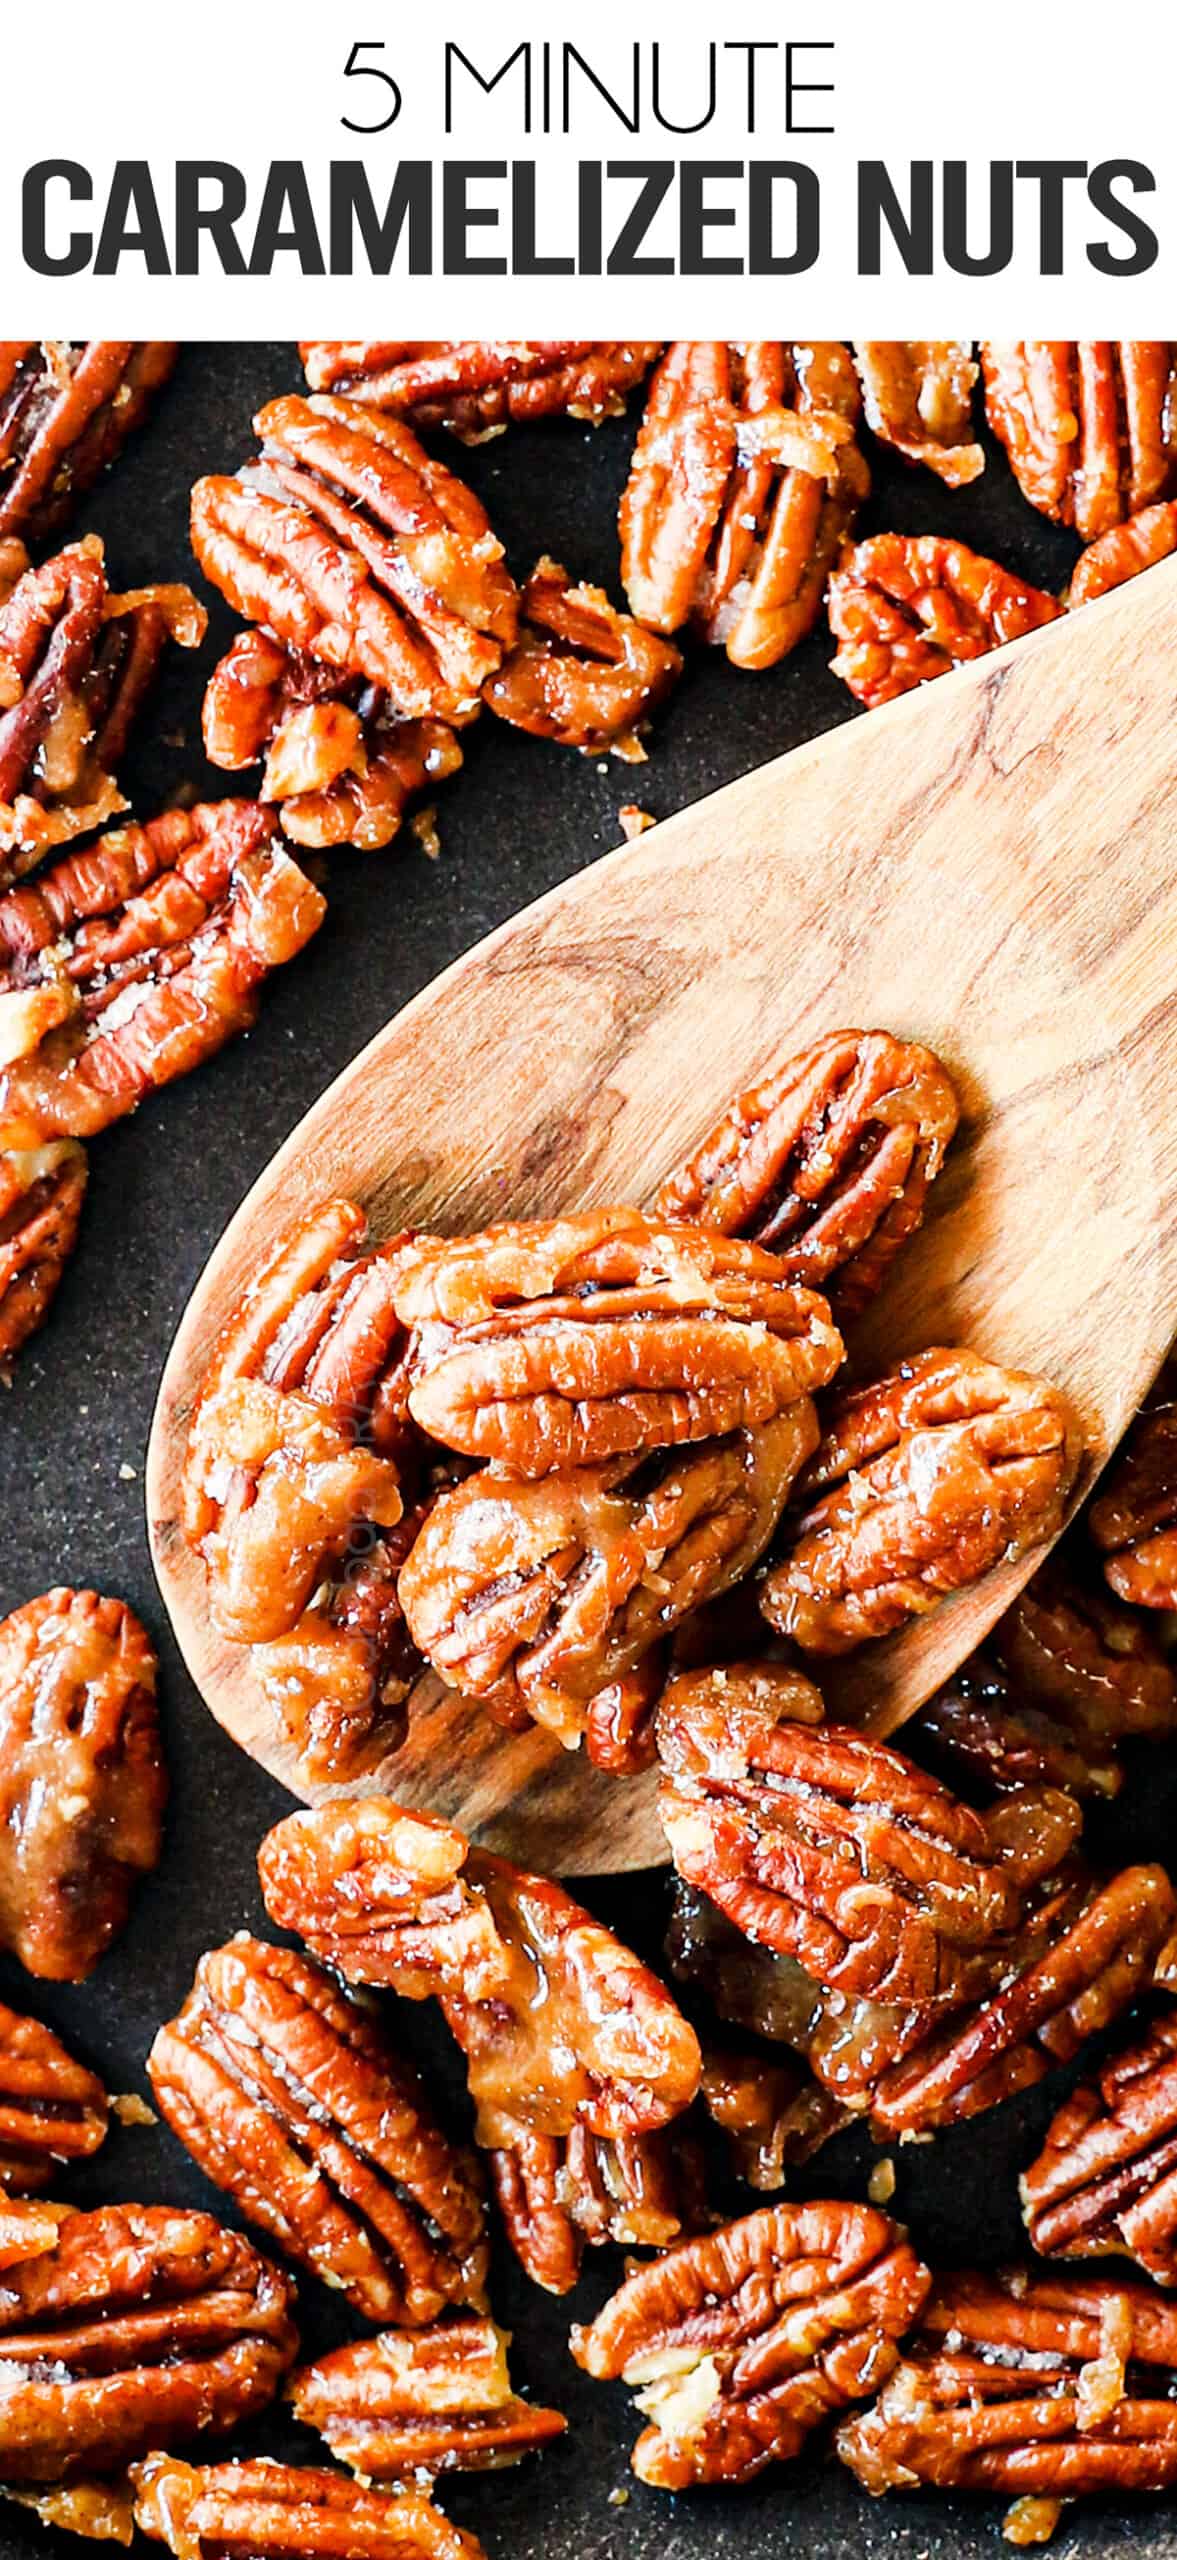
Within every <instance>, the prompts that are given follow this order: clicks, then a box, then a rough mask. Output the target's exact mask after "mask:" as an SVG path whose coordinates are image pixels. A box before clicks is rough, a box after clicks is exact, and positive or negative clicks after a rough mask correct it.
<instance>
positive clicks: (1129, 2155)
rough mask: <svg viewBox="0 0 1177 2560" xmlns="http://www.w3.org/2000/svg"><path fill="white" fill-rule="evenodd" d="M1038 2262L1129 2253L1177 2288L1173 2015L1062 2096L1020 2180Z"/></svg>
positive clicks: (1176, 2044)
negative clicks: (1033, 2159)
mask: <svg viewBox="0 0 1177 2560" xmlns="http://www.w3.org/2000/svg"><path fill="white" fill-rule="evenodd" d="M1021 2185H1022V2206H1023V2210H1024V2213H1025V2218H1026V2229H1027V2231H1028V2233H1029V2235H1030V2240H1031V2242H1032V2245H1033V2246H1034V2248H1035V2249H1037V2250H1038V2251H1039V2253H1040V2255H1041V2256H1042V2257H1044V2258H1105V2257H1127V2258H1134V2259H1135V2260H1136V2263H1137V2265H1138V2266H1139V2267H1142V2268H1143V2270H1144V2272H1145V2274H1146V2275H1150V2276H1155V2277H1156V2278H1157V2280H1158V2282H1159V2283H1160V2284H1177V2016H1174V2015H1173V2014H1172V2013H1169V2014H1166V2015H1165V2016H1164V2017H1160V2018H1157V2019H1155V2020H1154V2021H1153V2022H1152V2024H1151V2025H1150V2026H1149V2027H1147V2028H1146V2030H1145V2032H1144V2034H1143V2036H1142V2037H1140V2038H1139V2039H1138V2040H1136V2041H1134V2042H1133V2043H1132V2044H1131V2045H1129V2046H1127V2047H1126V2048H1125V2049H1124V2050H1123V2051H1122V2052H1120V2053H1117V2054H1114V2055H1113V2056H1112V2058H1111V2059H1110V2060H1109V2061H1107V2062H1105V2063H1103V2064H1101V2066H1100V2068H1099V2069H1098V2071H1097V2072H1096V2075H1095V2078H1094V2079H1093V2080H1090V2081H1085V2082H1083V2083H1082V2084H1081V2085H1080V2087H1079V2088H1077V2089H1076V2090H1074V2091H1073V2093H1072V2095H1071V2096H1070V2097H1069V2098H1066V2099H1064V2101H1063V2104H1062V2106H1061V2107H1060V2108H1059V2111H1058V2114H1057V2115H1056V2116H1055V2117H1054V2119H1053V2121H1052V2123H1051V2125H1050V2127H1049V2130H1048V2132H1047V2135H1046V2139H1045V2141H1044V2143H1043V2146H1042V2149H1041V2151H1040V2152H1039V2154H1038V2157H1037V2159H1036V2160H1035V2161H1034V2163H1033V2165H1032V2167H1031V2168H1029V2169H1027V2171H1026V2173H1025V2176H1024V2177H1023V2179H1022V2182H1021Z"/></svg>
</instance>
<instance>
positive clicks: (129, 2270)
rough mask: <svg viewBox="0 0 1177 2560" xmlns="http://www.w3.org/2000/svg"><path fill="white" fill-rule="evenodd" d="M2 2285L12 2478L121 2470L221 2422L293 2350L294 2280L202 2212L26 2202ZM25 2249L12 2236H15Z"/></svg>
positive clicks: (225, 2423)
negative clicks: (50, 2224) (24, 2235)
mask: <svg viewBox="0 0 1177 2560" xmlns="http://www.w3.org/2000/svg"><path fill="white" fill-rule="evenodd" d="M27 2210H28V2213H29V2217H30V2222H29V2239H28V2247H27V2252H26V2253H25V2254H23V2255H22V2254H15V2253H14V2254H13V2255H11V2256H9V2258H8V2263H7V2264H6V2266H5V2270H4V2277H3V2282H2V2283H0V2469H2V2470H3V2474H4V2477H5V2478H6V2479H8V2480H15V2481H20V2482H25V2481H38V2480H60V2479H63V2478H68V2477H69V2476H70V2475H71V2474H75V2473H79V2472H80V2473H82V2474H85V2473H87V2472H107V2471H117V2470H121V2468H122V2467H123V2465H124V2464H125V2463H127V2462H131V2461H134V2460H135V2458H136V2456H137V2455H139V2454H142V2453H146V2451H147V2450H148V2448H149V2446H154V2445H167V2444H175V2443H178V2442H182V2441H184V2440H185V2439H186V2438H187V2437H189V2436H194V2435H197V2434H204V2433H205V2432H209V2433H217V2434H220V2433H224V2432H225V2431H227V2430H228V2429H229V2428H231V2427H235V2426H238V2425H239V2424H240V2423H241V2421H242V2420H243V2419H245V2418H247V2417H250V2416H251V2415H253V2413H254V2412H255V2411H257V2410H259V2409H263V2408H265V2406H266V2404H267V2402H269V2401H270V2400H272V2399H273V2397H274V2393H275V2392H276V2390H277V2388H278V2385H279V2383H280V2382H281V2379H282V2376H283V2374H284V2373H285V2372H286V2370H287V2367H288V2366H289V2365H290V2364H291V2363H292V2362H293V2360H294V2353H295V2348H296V2345H297V2338H296V2334H295V2330H294V2324H293V2322H292V2320H291V2317H290V2309H291V2289H290V2285H289V2283H288V2281H287V2279H286V2277H285V2276H283V2275H280V2274H279V2273H278V2270H277V2268H276V2267H271V2266H269V2265H267V2263H266V2261H265V2259H264V2258H259V2257H258V2255H257V2252H256V2250H254V2249H251V2248H250V2246H249V2244H248V2242H247V2241H245V2240H243V2239H241V2237H240V2236H239V2234H238V2233H237V2232H235V2231H224V2230H222V2229H221V2227H220V2225H219V2224H218V2223H216V2222H214V2221H213V2220H212V2218H211V2216H210V2215H209V2214H207V2213H179V2212H174V2211H173V2210H172V2209H171V2208H170V2207H168V2206H162V2205H159V2206H154V2205H107V2206H103V2207H102V2208H101V2209H100V2210H99V2211H98V2212H96V2213H70V2212H68V2211H66V2210H64V2209H63V2208H61V2207H56V2208H54V2209H53V2210H54V2215H55V2219H56V2224H57V2228H56V2232H55V2234H54V2236H53V2237H52V2239H47V2238H46V2235H45V2231H44V2228H43V2223H44V2212H43V2209H42V2208H40V2207H29V2208H28V2209H27ZM14 2251H15V2243H14Z"/></svg>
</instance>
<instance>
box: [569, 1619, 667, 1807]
mask: <svg viewBox="0 0 1177 2560" xmlns="http://www.w3.org/2000/svg"><path fill="white" fill-rule="evenodd" d="M667 1650H668V1649H667V1647H666V1646H665V1645H663V1644H656V1645H652V1646H651V1648H650V1651H649V1652H648V1653H644V1654H643V1655H642V1656H641V1659H640V1661H638V1662H635V1664H634V1666H633V1669H632V1670H631V1671H623V1672H621V1673H619V1675H618V1677H617V1678H616V1679H615V1680H610V1681H608V1682H607V1684H606V1686H605V1687H604V1688H603V1689H598V1690H597V1692H596V1695H595V1697H592V1698H590V1700H589V1705H588V1713H587V1715H586V1717H585V1724H584V1747H585V1750H586V1752H587V1754H588V1757H589V1759H590V1760H591V1761H592V1764H593V1767H594V1768H595V1769H608V1770H609V1771H610V1772H611V1774H612V1775H613V1776H614V1777H615V1778H635V1777H638V1776H639V1775H640V1773H641V1771H642V1770H643V1769H652V1768H653V1766H654V1761H655V1759H656V1757H657V1753H656V1750H655V1744H654V1716H655V1713H656V1710H657V1706H658V1701H659V1698H660V1697H661V1695H662V1691H663V1689H664V1687H665V1685H666V1665H667Z"/></svg>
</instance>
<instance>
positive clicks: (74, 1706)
mask: <svg viewBox="0 0 1177 2560" xmlns="http://www.w3.org/2000/svg"><path fill="white" fill-rule="evenodd" d="M166 1795H167V1780H166V1777H165V1774H164V1767H163V1761H162V1758H161V1755H160V1735H159V1720H158V1716H157V1714H156V1705H155V1656H154V1654H153V1652H152V1650H151V1646H150V1644H149V1642H148V1639H147V1636H146V1635H145V1633H144V1631H143V1628H142V1627H141V1626H140V1624H139V1621H138V1619H137V1618H135V1617H133V1616H132V1614H131V1611H130V1610H129V1609H128V1608H126V1607H124V1605H123V1602H122V1601H121V1600H104V1599H100V1597H99V1595H98V1593H97V1592H96V1591H65V1590H59V1591H47V1592H46V1593H45V1594H44V1596H43V1597H42V1598H40V1599H38V1600H30V1601H28V1602H26V1604H25V1606H24V1608H23V1609H15V1610H14V1611H13V1613H12V1615H11V1617H9V1618H5V1619H3V1620H2V1621H0V1944H3V1945H4V1946H5V1947H6V1948H7V1949H8V1950H9V1951H10V1952H11V1953H12V1954H13V1955H15V1956H18V1957H19V1958H20V1961H21V1963H22V1964H23V1965H24V1966H25V1968H26V1970H27V1971H28V1972H29V1973H35V1974H38V1975H40V1976H41V1977H42V1978H43V1979H45V1980H47V1981H53V1982H80V1981H82V1980H83V1979H84V1978H85V1976H86V1975H87V1974H88V1973H92V1972H93V1969H94V1967H95V1965H96V1964H97V1962H98V1959H99V1957H100V1956H101V1955H104V1954H105V1952H106V1949H107V1947H108V1946H109V1945H110V1943H111V1941H112V1939H114V1938H115V1937H117V1935H118V1933H119V1930H120V1929H121V1928H122V1927H123V1924H124V1922H125V1920H126V1917H127V1909H128V1905H129V1903H130V1898H131V1888H132V1885H133V1883H134V1880H135V1877H136V1876H137V1875H144V1874H148V1873H150V1870H151V1869H152V1867H154V1866H155V1864H156V1861H157V1859H158V1857H159V1850H160V1824H161V1817H162V1813H163V1807H164V1802H165V1799H166Z"/></svg>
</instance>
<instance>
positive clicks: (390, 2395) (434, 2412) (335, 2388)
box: [290, 2318, 568, 2482]
mask: <svg viewBox="0 0 1177 2560" xmlns="http://www.w3.org/2000/svg"><path fill="white" fill-rule="evenodd" d="M510 2343H511V2341H510V2338H509V2337H508V2335H507V2332H506V2330H505V2329H499V2328H496V2326H495V2323H494V2321H493V2320H474V2319H470V2318H467V2319H465V2320H444V2321H441V2322H440V2323H439V2324H438V2326H437V2327H436V2328H433V2329H419V2330H417V2331H416V2332H415V2333H414V2334H413V2335H411V2336H405V2335H403V2334H399V2333H397V2332H396V2331H392V2330H386V2331H385V2332H384V2335H383V2336H382V2337H379V2338H364V2339H362V2340H361V2341H360V2344H359V2345H358V2346H351V2347H338V2348H336V2350H335V2352H334V2354H332V2355H326V2356H321V2357H320V2359H319V2361H318V2363H317V2364H311V2365H305V2366H304V2367H303V2370H302V2372H301V2373H296V2375H295V2377H294V2382H293V2385H292V2388H291V2394H290V2396H291V2399H292V2401H293V2403H294V2414H295V2417H296V2418H300V2419H301V2421H302V2423H303V2425H304V2426H306V2427H316V2428H317V2429H318V2431H319V2434H320V2435H321V2436H323V2437H324V2438H325V2440H326V2443H327V2445H328V2446H329V2448H330V2450H331V2452H332V2453H333V2454H334V2455H335V2456H336V2458H337V2460H338V2461H340V2462H346V2463H347V2465H348V2467H349V2469H350V2470H352V2471H355V2472H358V2473H359V2476H360V2478H361V2479H362V2480H365V2481H369V2480H374V2481H377V2482H379V2481H382V2480H412V2479H415V2478H418V2477H419V2476H420V2475H421V2474H422V2473H428V2474H434V2475H436V2474H437V2473H438V2472H442V2471H499V2470H501V2469H502V2468H503V2467H504V2465H506V2464H508V2463H513V2462H522V2460H523V2458H524V2456H525V2455H526V2454H529V2453H538V2452H539V2451H541V2450H542V2448H543V2446H544V2445H545V2444H550V2443H551V2442H552V2439H553V2438H554V2437H555V2436H562V2435H563V2433H564V2431H565V2428H566V2426H567V2423H568V2422H567V2420H566V2419H565V2418H563V2417H562V2416H561V2414H560V2411H559V2410H558V2409H540V2408H536V2407H535V2406H534V2405H533V2403H532V2402H531V2401H530V2400H521V2399H520V2398H519V2397H518V2395H517V2394H516V2393H515V2392H514V2391H513V2390H512V2388H511V2377H510V2374H509V2372H508V2369H507V2349H508V2347H509V2345H510Z"/></svg>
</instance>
